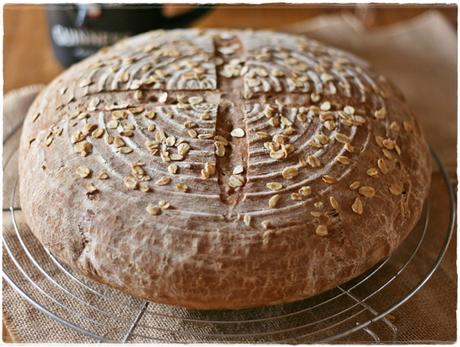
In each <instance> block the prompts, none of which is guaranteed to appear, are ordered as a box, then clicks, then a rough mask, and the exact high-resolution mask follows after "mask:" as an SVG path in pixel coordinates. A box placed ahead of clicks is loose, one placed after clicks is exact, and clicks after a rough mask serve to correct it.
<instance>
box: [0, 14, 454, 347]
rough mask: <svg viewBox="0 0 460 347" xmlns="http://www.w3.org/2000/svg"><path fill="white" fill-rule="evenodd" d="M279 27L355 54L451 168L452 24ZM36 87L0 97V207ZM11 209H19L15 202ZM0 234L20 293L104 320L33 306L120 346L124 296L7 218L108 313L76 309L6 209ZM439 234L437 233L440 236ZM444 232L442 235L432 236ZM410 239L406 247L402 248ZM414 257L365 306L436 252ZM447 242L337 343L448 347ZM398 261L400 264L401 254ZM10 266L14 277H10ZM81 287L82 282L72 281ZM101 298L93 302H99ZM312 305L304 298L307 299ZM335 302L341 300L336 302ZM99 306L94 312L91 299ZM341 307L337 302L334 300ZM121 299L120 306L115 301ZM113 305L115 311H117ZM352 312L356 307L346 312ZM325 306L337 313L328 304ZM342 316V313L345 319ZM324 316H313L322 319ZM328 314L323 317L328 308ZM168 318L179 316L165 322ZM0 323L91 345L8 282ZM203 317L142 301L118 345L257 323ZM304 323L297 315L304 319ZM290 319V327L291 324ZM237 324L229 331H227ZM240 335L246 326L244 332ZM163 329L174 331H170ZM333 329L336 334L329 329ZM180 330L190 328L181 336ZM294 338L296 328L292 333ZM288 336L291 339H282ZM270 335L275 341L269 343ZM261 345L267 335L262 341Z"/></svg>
mask: <svg viewBox="0 0 460 347" xmlns="http://www.w3.org/2000/svg"><path fill="white" fill-rule="evenodd" d="M284 29H285V30H286V31H294V32H299V33H306V34H308V35H309V36H310V37H313V38H316V39H319V40H322V41H324V42H326V43H330V44H333V45H335V46H338V47H342V48H345V49H347V50H349V51H352V52H354V53H355V54H357V55H359V56H361V57H364V58H366V59H368V60H370V61H371V62H372V63H373V65H375V66H376V67H377V69H379V70H380V71H381V72H382V73H384V74H386V75H388V76H389V77H390V78H391V79H393V80H394V81H395V83H396V84H397V85H399V86H400V87H401V89H402V90H403V92H404V94H405V95H406V97H407V100H408V102H409V103H410V104H411V106H412V108H413V109H414V110H415V112H416V114H417V116H418V118H419V121H420V122H421V124H422V126H423V128H424V129H425V132H426V134H427V137H428V139H429V142H430V143H431V144H432V146H433V147H434V148H435V149H436V151H437V152H438V153H439V154H440V155H441V157H442V159H443V161H444V162H445V163H446V164H447V165H448V167H449V168H450V170H451V172H452V173H454V172H455V165H456V164H455V163H456V155H455V154H456V152H455V144H456V59H457V58H456V36H455V33H454V32H453V30H452V28H451V27H450V26H449V25H448V24H447V22H446V21H445V20H444V19H443V18H442V17H441V16H440V15H438V14H437V13H434V12H433V13H428V14H425V15H423V16H420V17H419V18H416V19H414V20H412V21H409V22H406V23H402V24H398V25H395V26H392V27H389V28H386V29H384V30H379V31H374V32H367V31H365V30H364V29H363V28H362V26H361V25H360V23H359V21H358V20H356V19H355V18H354V17H352V16H332V17H331V16H329V17H319V18H317V19H314V20H312V21H309V22H306V23H298V24H295V25H292V26H290V27H287V28H284ZM41 88H42V86H31V87H26V88H23V89H21V90H19V91H16V92H12V93H9V94H8V95H6V96H5V99H4V109H3V111H4V158H3V165H4V196H3V204H4V207H8V206H9V205H10V201H9V198H10V196H11V192H12V189H13V187H14V183H15V180H16V177H17V170H16V167H17V160H16V150H17V145H18V141H19V136H20V125H21V122H22V119H23V117H24V115H25V113H26V110H27V108H28V106H29V105H30V103H31V102H32V100H33V99H34V97H35V96H36V94H37V92H38V91H39V90H40V89H41ZM432 191H433V193H432V195H433V196H432V200H433V203H432V205H433V206H434V207H433V210H432V223H433V225H436V226H438V227H439V230H440V232H442V231H443V230H445V228H446V227H447V225H446V215H447V213H448V201H447V200H446V195H445V189H444V191H443V188H442V181H441V180H440V177H439V175H438V174H436V173H435V174H434V176H433V189H432ZM13 206H16V207H17V206H19V203H18V200H17V199H16V200H15V201H14V202H13ZM3 217H4V222H3V228H4V230H3V233H4V237H5V239H6V240H7V243H8V245H9V247H10V248H11V251H12V252H13V253H14V254H16V255H19V257H18V261H19V262H20V264H21V265H22V266H23V267H24V268H25V270H26V273H27V274H28V275H29V276H30V277H31V278H32V279H33V280H34V282H35V283H36V284H37V286H38V287H33V286H31V285H30V284H29V283H27V281H25V280H24V276H22V275H21V274H19V273H18V271H17V269H16V270H15V264H14V263H13V262H12V261H11V260H10V258H9V257H8V254H7V252H5V251H4V254H3V262H4V268H5V270H6V271H7V272H8V273H10V274H13V276H12V277H13V279H14V280H15V281H16V282H17V283H18V284H19V285H21V286H24V287H25V288H28V293H30V295H31V296H32V297H34V298H36V297H37V298H38V297H43V295H42V294H41V293H40V290H43V291H44V292H46V293H50V294H52V296H53V297H54V298H58V299H59V300H60V301H61V302H63V303H64V304H65V305H66V306H67V307H70V308H71V309H75V311H76V312H77V313H81V314H85V315H89V316H90V317H93V318H94V320H95V321H96V322H101V321H105V322H106V324H105V325H103V326H98V325H95V324H92V323H91V322H87V321H86V320H83V319H80V317H78V315H75V314H72V313H69V312H65V311H66V309H63V308H62V307H59V306H58V305H56V303H55V302H52V300H41V301H40V302H42V304H43V305H45V306H46V307H48V308H52V309H53V312H55V313H58V314H60V315H62V316H65V317H69V318H70V319H72V320H73V321H75V322H76V323H77V324H79V325H81V326H83V327H85V328H87V329H90V330H92V331H95V332H97V333H98V334H100V335H104V336H106V337H107V338H112V339H116V340H123V339H124V337H125V334H126V332H127V331H128V330H129V328H130V326H131V324H133V323H134V322H135V321H136V319H137V318H138V317H139V316H138V313H139V312H140V309H141V308H142V307H143V303H142V302H141V301H140V300H137V299H134V298H131V297H129V296H127V295H124V294H121V293H118V292H115V291H112V290H109V289H107V288H105V287H103V286H96V288H97V289H98V290H99V291H101V292H103V293H104V295H107V296H108V297H110V300H106V299H100V298H96V297H95V296H94V295H92V294H91V293H89V292H88V291H85V290H82V287H81V285H77V284H76V282H75V281H74V280H72V279H71V278H70V277H69V276H67V275H64V274H63V272H62V271H60V270H59V269H58V268H57V267H56V266H55V265H54V264H52V263H51V262H50V260H49V257H48V255H47V254H46V253H45V252H44V251H43V249H42V248H41V247H40V246H39V245H38V243H37V241H35V239H34V238H33V237H31V236H29V234H28V231H27V227H26V225H25V223H24V221H23V218H22V216H21V212H20V211H17V212H16V218H17V222H18V224H19V227H20V228H21V230H23V231H24V236H25V237H24V240H23V241H24V243H25V244H26V246H27V247H28V248H29V249H30V253H31V254H32V255H33V256H34V257H35V258H36V259H37V261H38V263H39V265H40V266H42V267H43V268H44V269H45V270H46V271H47V272H48V273H50V275H51V276H52V277H53V278H54V279H55V280H56V282H58V283H59V284H61V285H62V286H64V287H65V288H67V289H68V290H69V291H70V292H71V293H72V294H73V295H75V296H77V297H78V298H81V299H82V301H83V302H90V303H94V304H96V303H97V304H98V305H99V306H98V307H103V308H104V310H105V311H107V312H113V315H111V316H109V317H107V316H104V315H103V314H101V313H100V312H94V311H92V310H91V309H90V308H89V307H87V306H85V304H82V303H79V302H78V301H77V300H76V299H75V298H72V297H69V295H64V294H63V291H62V290H58V289H57V288H56V286H55V285H52V284H50V281H49V280H47V279H46V278H44V276H43V275H42V274H40V273H39V271H37V268H36V266H34V265H33V264H32V265H31V264H30V261H28V260H27V259H28V257H27V255H26V254H23V252H22V251H20V250H21V245H19V243H18V240H17V238H16V237H15V236H14V228H13V225H12V220H11V216H10V213H9V212H7V211H6V212H5V211H4V212H3ZM440 235H441V234H440ZM442 235H444V234H442ZM409 246H410V242H409V245H408V249H407V250H403V251H402V254H403V253H405V252H406V253H407V252H410V249H409ZM422 250H423V253H421V254H420V255H418V262H416V265H414V266H415V267H413V268H411V269H408V270H407V272H406V273H405V275H404V276H406V277H405V278H404V281H395V284H394V285H393V287H391V286H390V288H388V290H387V291H386V292H385V294H384V295H382V296H381V297H377V298H376V299H375V300H374V301H373V302H372V304H371V305H373V306H374V307H376V309H380V307H386V304H388V303H390V302H391V300H394V297H397V296H398V295H400V294H401V293H405V292H406V291H407V290H408V289H409V288H411V286H412V285H413V284H414V283H416V282H417V281H418V279H419V276H420V274H422V273H423V271H424V270H426V268H427V267H428V266H429V265H430V264H431V262H432V261H433V259H434V258H435V257H436V256H437V251H438V248H436V247H434V245H433V247H432V248H430V247H425V248H423V249H422ZM455 250H456V249H455V240H453V241H452V243H451V246H450V247H449V250H448V253H447V255H446V258H445V259H444V261H443V263H442V264H441V266H440V268H439V269H438V271H437V272H436V273H435V274H434V276H433V277H432V279H431V280H430V281H429V282H428V283H427V284H426V285H425V286H424V287H423V288H422V289H421V290H420V291H419V292H418V293H417V294H416V295H415V296H414V297H413V298H412V299H411V300H409V302H407V303H406V304H405V305H403V306H402V307H400V308H399V309H398V310H396V311H395V312H394V313H393V315H392V316H390V317H387V318H388V319H387V320H386V321H380V322H377V323H374V324H371V325H370V326H369V327H368V328H369V329H368V331H364V330H363V331H360V332H358V333H355V334H352V335H350V336H349V337H347V338H345V339H341V340H340V341H341V342H369V341H372V338H373V337H372V335H373V334H374V337H375V336H378V337H379V338H380V339H381V341H383V342H412V343H414V342H452V341H454V340H455V339H456V315H455V312H456V305H457V303H456V281H457V280H456V264H455V260H456V252H455ZM401 259H402V258H401ZM393 262H394V264H393V265H389V266H388V270H387V271H389V272H388V273H385V272H383V273H381V274H380V276H381V278H382V280H384V279H385V278H386V277H385V276H390V275H391V270H392V269H393V266H397V265H398V258H396V259H395V260H394V261H393ZM13 270H14V271H13ZM79 279H80V280H81V281H85V280H84V279H81V278H79ZM101 300H102V301H101ZM313 300H314V299H313ZM344 300H345V299H344ZM101 302H104V303H105V304H104V306H100V303H101ZM341 302H342V304H344V305H345V302H344V301H341ZM120 303H123V305H120ZM301 305H302V304H291V305H286V306H285V307H282V308H271V309H267V310H265V311H264V312H263V313H264V314H267V313H269V314H274V313H278V314H279V313H281V312H288V311H290V310H291V311H292V310H293V309H296V310H298V309H300V308H302V306H301ZM121 306H122V307H123V308H122V309H120V307H121ZM358 308H359V305H358V307H357V308H356V309H358ZM329 309H330V310H334V309H337V310H339V309H340V308H336V307H333V308H330V307H329ZM353 312H355V311H352V312H350V313H349V315H350V316H351V313H353ZM326 313H327V312H322V314H326ZM331 313H332V312H331ZM171 315H175V316H179V317H182V320H177V319H174V318H170V317H169V316H171ZM211 315H212V317H213V318H214V319H216V320H225V319H229V318H231V319H257V318H259V317H260V315H261V312H260V311H256V310H246V311H242V312H237V313H229V312H213V313H212V314H211ZM3 317H4V319H5V320H6V324H7V327H8V328H9V329H10V331H11V332H12V334H13V336H14V339H15V340H16V341H18V342H91V341H93V342H94V341H95V340H94V339H92V338H90V337H86V336H84V335H83V334H81V333H79V332H76V331H74V330H72V329H70V328H68V327H65V326H64V325H62V324H60V323H58V322H56V321H54V320H52V319H50V318H49V317H47V316H45V315H44V314H43V313H40V312H39V311H38V310H36V309H35V308H33V307H32V306H31V305H30V304H29V303H27V302H26V301H24V300H23V298H21V297H20V296H19V295H18V294H17V293H16V292H15V291H14V290H13V289H12V287H11V286H9V285H7V284H5V283H4V285H3ZM203 317H204V315H202V314H200V313H199V312H196V311H189V310H185V309H180V308H171V307H165V306H160V305H154V304H150V305H149V306H148V308H147V309H146V311H145V312H144V314H143V315H142V316H141V317H140V320H139V321H138V322H137V323H138V325H137V328H136V329H135V330H134V331H133V332H132V333H131V334H130V336H129V338H128V341H131V342H153V341H151V340H149V339H147V338H145V337H143V336H144V335H145V336H146V335H149V336H152V335H153V336H156V338H158V339H159V340H160V341H162V340H164V341H167V342H175V341H180V342H185V341H188V342H193V341H210V340H209V339H208V338H197V337H196V335H200V334H205V335H206V334H215V335H219V334H228V333H229V332H233V333H235V332H238V333H245V332H246V333H247V332H249V330H250V331H252V332H254V331H258V330H257V326H256V325H255V326H252V328H251V329H249V328H245V326H237V327H235V325H232V327H233V329H235V330H233V331H232V328H231V327H226V326H222V325H210V324H207V325H200V324H194V323H193V321H192V320H193V319H202V318H203ZM312 318H314V317H311V316H310V317H306V318H303V319H305V320H306V321H308V320H310V321H311V319H312ZM293 320H294V321H293ZM302 323H305V322H304V321H302V318H299V317H297V316H296V317H293V318H292V319H291V320H290V321H289V320H288V319H286V320H283V321H282V322H281V321H272V322H266V323H263V324H262V325H260V331H261V332H263V331H270V330H275V329H276V330H280V329H283V328H285V327H292V326H297V325H301V324H302ZM393 326H395V327H397V332H398V333H397V334H396V335H395V334H393V332H392V330H391V327H393ZM236 328H238V329H236ZM248 329H249V330H248ZM167 330H173V331H177V333H170V332H167ZM338 330H340V329H338ZM187 331H193V332H194V335H190V334H188V333H187ZM299 333H300V332H299ZM290 336H292V334H290ZM279 337H280V336H278V338H279ZM239 341H241V342H245V341H246V342H249V341H253V339H249V338H241V339H240V340H239ZM264 341H270V338H267V339H264ZM308 341H309V339H308V338H305V339H299V340H298V341H297V342H308Z"/></svg>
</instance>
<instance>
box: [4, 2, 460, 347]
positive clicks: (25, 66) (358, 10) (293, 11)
mask: <svg viewBox="0 0 460 347" xmlns="http://www.w3.org/2000/svg"><path fill="white" fill-rule="evenodd" d="M432 9H437V10H439V11H440V12H441V13H443V15H445V16H446V18H447V19H448V20H449V21H450V22H451V23H452V25H453V26H454V27H456V26H457V7H456V6H455V5H451V6H444V5H436V6H433V5H431V6H430V5H418V6H414V5H411V6H397V5H378V6H375V5H372V6H368V5H359V6H354V5H350V6H344V5H341V6H336V5H276V4H270V5H232V6H229V5H219V6H217V7H216V8H215V9H214V10H213V11H212V12H211V13H209V14H208V15H206V16H205V17H203V18H202V19H200V20H198V21H197V22H196V23H195V26H197V27H201V28H211V27H216V28H248V27H250V28H255V29H257V28H270V29H276V28H278V27H282V26H286V25H288V24H292V23H294V22H297V21H303V20H307V19H311V18H313V17H315V16H318V15H324V14H336V13H338V12H349V13H354V14H356V15H357V16H358V17H359V18H360V19H361V20H362V21H363V23H364V24H365V25H366V27H368V28H369V29H371V30H372V29H375V28H378V27H381V26H385V25H389V24H393V23H396V22H399V21H403V20H407V19H410V18H412V17H414V16H417V15H419V14H421V13H423V12H424V11H427V10H432ZM3 23H4V24H3V25H4V27H3V29H4V38H3V44H4V47H3V63H4V70H3V71H4V93H6V92H8V91H10V90H13V89H15V88H19V87H23V86H26V85H29V84H34V83H48V82H50V81H51V80H52V79H53V78H54V77H56V76H57V75H58V74H59V73H60V72H61V71H62V70H63V68H62V67H61V66H60V65H59V63H58V62H57V61H56V59H55V58H54V56H53V53H52V50H51V44H50V41H49V37H48V32H47V25H46V14H45V12H44V8H43V6H42V5H6V6H5V7H4V17H3ZM3 340H4V341H6V342H11V341H12V338H11V335H10V334H9V332H8V330H7V329H6V328H5V325H3Z"/></svg>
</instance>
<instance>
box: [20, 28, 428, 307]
mask: <svg viewBox="0 0 460 347" xmlns="http://www.w3.org/2000/svg"><path fill="white" fill-rule="evenodd" d="M19 171H20V197H21V206H22V208H23V211H24V213H25V216H26V218H27V222H28V224H29V225H30V227H31V229H32V231H33V233H34V234H35V235H36V237H37V238H38V239H39V240H40V241H41V242H42V243H43V244H44V245H45V246H46V247H47V248H48V249H49V250H50V251H51V252H52V253H53V254H54V255H56V256H57V257H58V258H59V259H61V260H62V261H63V262H65V263H66V264H67V265H69V266H70V267H72V268H73V269H74V270H76V271H78V272H80V273H82V274H84V275H86V276H88V277H90V278H92V279H94V280H96V281H98V282H101V283H105V284H108V285H110V286H112V287H116V288H119V289H121V290H123V291H125V292H127V293H130V294H132V295H135V296H138V297H143V298H146V299H148V300H151V301H154V302H158V303H167V304H173V305H180V306H186V307H192V308H199V309H217V308H229V309H231V308H243V307H254V306H261V305H270V304H277V303H285V302H290V301H294V300H298V299H302V298H306V297H309V296H312V295H315V294H317V293H320V292H322V291H325V290H327V289H330V288H333V287H334V286H336V285H338V284H341V283H343V282H345V281H347V280H349V279H350V278H353V277H354V276H357V275H359V274H361V273H362V272H364V271H366V270H367V269H369V268H370V267H371V266H373V265H374V264H376V263H377V262H378V261H379V260H381V259H383V258H384V257H386V256H388V255H389V254H390V253H391V252H392V251H393V250H394V249H395V248H396V247H397V246H398V245H399V244H400V243H401V242H402V240H403V239H404V238H405V237H406V236H407V234H408V233H409V232H410V230H411V229H412V228H413V227H414V225H415V223H416V221H417V220H418V218H419V216H420V213H421V210H422V206H423V202H424V199H425V197H426V195H427V192H428V187H429V184H430V173H431V161H430V154H429V150H428V147H427V144H426V142H425V140H424V137H423V135H422V133H421V130H420V128H419V126H418V125H417V123H416V121H415V119H414V118H413V116H412V114H411V112H410V110H409V109H408V107H407V105H406V104H405V102H404V99H403V97H402V96H401V94H400V93H399V92H398V91H397V89H395V87H394V86H392V84H391V83H389V82H388V81H387V80H386V79H385V77H383V76H380V75H378V74H376V73H375V72H373V71H372V70H370V68H369V67H368V65H367V64H366V63H365V62H363V61H362V60H360V59H358V58H356V57H355V56H353V55H351V54H348V53H346V52H343V51H340V50H337V49H334V48H331V47H327V46H324V45H322V44H320V43H318V42H316V41H312V40H309V39H307V38H305V37H301V36H294V35H288V34H281V33H274V32H265V31H260V32H257V31H219V30H206V31H200V30H173V31H154V32H149V33H146V34H143V35H139V36H136V37H133V38H130V39H127V40H125V41H122V42H120V43H118V44H117V45H115V46H113V47H110V48H107V49H104V50H102V51H100V52H99V53H97V54H96V55H94V56H92V57H90V58H89V59H87V60H85V61H83V62H81V63H79V64H77V65H75V66H73V67H72V68H70V69H68V70H67V71H66V72H64V73H63V74H62V75H61V76H59V77H58V78H57V79H56V80H54V81H53V82H52V83H51V84H50V85H49V86H48V87H47V88H46V89H45V90H44V91H43V92H42V93H41V94H40V95H39V97H38V98H37V99H36V100H35V102H34V104H33V105H32V107H31V109H30V112H29V114H28V115H27V118H26V120H25V124H24V130H23V134H22V139H21V148H20V161H19Z"/></svg>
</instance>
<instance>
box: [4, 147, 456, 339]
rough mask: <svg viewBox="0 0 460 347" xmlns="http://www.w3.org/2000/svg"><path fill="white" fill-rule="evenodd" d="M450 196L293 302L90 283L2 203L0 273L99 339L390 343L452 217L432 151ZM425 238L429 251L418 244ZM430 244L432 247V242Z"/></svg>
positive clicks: (442, 247) (438, 255)
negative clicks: (6, 221)
mask: <svg viewBox="0 0 460 347" xmlns="http://www.w3.org/2000/svg"><path fill="white" fill-rule="evenodd" d="M433 158H434V161H435V163H436V168H435V171H436V172H437V173H439V174H440V176H441V179H442V185H441V186H442V189H444V190H445V192H444V193H445V194H444V199H448V201H449V213H448V214H445V215H446V217H445V218H444V219H445V220H443V221H439V220H436V221H434V220H433V219H434V218H430V213H431V211H432V210H433V206H437V205H436V204H437V203H439V201H438V202H436V201H433V200H435V199H439V192H437V194H436V197H435V196H434V195H433V194H430V197H429V198H428V199H427V202H426V204H425V208H424V211H423V215H422V218H421V219H420V221H419V223H418V225H417V226H416V228H415V230H413V232H411V234H410V235H409V237H408V238H407V239H406V240H405V241H404V243H403V244H402V245H401V246H400V247H399V248H398V249H397V250H396V251H395V252H394V253H393V254H392V255H391V256H390V257H389V258H387V259H385V260H384V261H382V262H381V263H380V264H378V265H376V266H375V267H374V268H373V269H371V270H370V271H368V272H367V273H365V274H363V275H361V276H359V277H358V278H355V279H353V280H351V281H349V282H347V283H345V284H343V285H340V286H337V287H336V288H334V289H332V290H329V291H327V292H325V293H323V294H320V295H318V296H315V297H313V298H310V299H307V300H303V301H300V302H295V303H290V304H286V305H277V306H270V307H262V308H257V309H248V310H226V311H199V310H188V309H184V308H178V307H172V306H167V305H158V304H154V303H151V302H147V301H143V300H140V299H136V298H133V297H131V296H128V295H126V294H123V293H121V292H119V291H117V290H114V289H111V288H108V287H106V286H102V285H99V284H95V283H93V282H91V281H89V280H86V279H85V278H83V277H81V276H79V275H78V274H75V273H73V272H72V271H70V270H69V269H68V268H67V267H66V266H65V265H63V264H61V263H60V262H59V261H58V260H57V259H56V258H55V257H53V255H52V254H51V253H50V252H48V250H46V249H45V248H43V247H42V246H41V245H40V244H39V243H38V241H37V240H36V239H35V238H34V236H33V235H32V234H31V232H30V230H29V229H28V227H27V226H26V225H25V223H24V222H23V221H21V216H20V214H21V211H20V208H18V207H14V201H16V200H15V198H16V194H17V193H16V191H17V186H16V185H15V186H14V187H13V189H12V194H11V204H10V207H9V212H10V217H11V222H12V225H13V230H12V232H10V233H4V235H3V252H4V258H3V259H4V261H3V278H4V282H6V283H7V284H8V285H10V286H11V287H12V288H13V289H14V290H15V291H16V292H17V293H19V294H20V296H21V297H22V298H23V299H25V300H26V301H27V302H28V303H29V304H31V305H32V306H33V307H35V308H36V309H38V310H39V311H41V312H42V313H44V314H45V315H47V316H48V317H50V318H51V319H54V320H56V321H58V322H60V323H62V324H64V325H65V326H67V327H70V328H71V329H74V330H75V331H77V332H78V333H81V334H83V335H86V337H89V338H91V339H93V340H94V341H97V342H233V343H239V342H243V343H244V342H252V343H257V342H280V343H283V342H286V343H306V342H331V341H347V339H350V340H349V341H353V342H357V341H361V342H369V341H376V342H391V341H396V339H397V337H398V327H397V323H395V322H394V321H393V319H391V317H392V315H391V314H390V313H391V312H392V311H393V310H395V309H396V308H398V307H399V306H401V305H402V304H403V303H405V302H406V301H407V300H409V299H410V298H411V297H412V296H413V295H414V294H415V293H416V292H417V291H418V290H419V289H420V288H421V287H422V286H423V285H424V284H425V283H426V282H427V281H428V279H429V278H430V277H431V275H432V274H433V273H434V271H435V270H436V268H437V267H438V266H439V264H440V262H441V260H442V258H443V256H444V254H445V252H446V249H447V246H448V244H449V241H450V239H451V236H452V233H453V229H454V221H455V199H454V192H453V188H452V186H451V184H450V182H449V177H448V174H447V173H446V170H445V169H444V167H443V165H442V163H441V162H440V160H439V158H438V157H437V156H436V154H435V153H433ZM428 246H429V249H430V251H429V252H428V251H426V250H425V249H426V248H427V247H428ZM433 250H434V251H433Z"/></svg>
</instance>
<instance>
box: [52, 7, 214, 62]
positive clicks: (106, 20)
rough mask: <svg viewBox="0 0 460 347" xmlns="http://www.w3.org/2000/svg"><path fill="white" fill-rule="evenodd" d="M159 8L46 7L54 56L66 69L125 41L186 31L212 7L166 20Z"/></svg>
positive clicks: (193, 10)
mask: <svg viewBox="0 0 460 347" xmlns="http://www.w3.org/2000/svg"><path fill="white" fill-rule="evenodd" d="M162 6H163V5H149V4H131V5H126V4H52V5H51V4H50V5H47V15H48V29H49V34H50V38H51V42H52V46H53V51H54V54H55V55H56V57H57V59H58V60H59V62H60V63H61V64H62V65H64V66H66V67H67V66H70V65H72V64H74V63H76V62H78V61H80V60H82V59H84V58H86V57H88V56H89V55H91V54H93V53H95V52H96V51H97V50H99V49H100V48H101V47H104V46H108V45H111V44H113V43H114V42H116V41H118V40H120V39H122V38H124V37H127V36H131V35H135V34H138V33H142V32H145V31H149V30H154V29H159V28H164V29H171V28H180V27H186V26H187V25H189V24H190V23H192V22H193V21H194V20H196V19H198V18H199V17H200V16H202V15H203V14H205V13H206V12H208V11H209V9H210V8H211V7H212V6H208V5H200V6H197V7H195V8H193V9H191V10H189V11H188V12H185V13H182V14H179V15H177V16H174V17H166V16H164V15H163V11H162V8H161V7H162Z"/></svg>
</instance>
